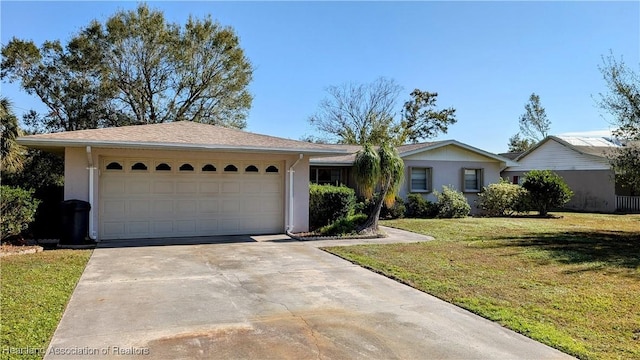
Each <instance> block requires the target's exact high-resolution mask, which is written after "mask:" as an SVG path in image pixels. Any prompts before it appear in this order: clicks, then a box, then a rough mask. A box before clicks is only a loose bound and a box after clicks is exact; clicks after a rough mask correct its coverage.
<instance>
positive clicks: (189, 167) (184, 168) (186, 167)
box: [180, 163, 193, 171]
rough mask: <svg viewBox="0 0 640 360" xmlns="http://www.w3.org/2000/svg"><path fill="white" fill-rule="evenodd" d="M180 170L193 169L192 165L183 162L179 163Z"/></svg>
mask: <svg viewBox="0 0 640 360" xmlns="http://www.w3.org/2000/svg"><path fill="white" fill-rule="evenodd" d="M180 171H193V165H191V164H189V163H184V164H182V165H180Z"/></svg>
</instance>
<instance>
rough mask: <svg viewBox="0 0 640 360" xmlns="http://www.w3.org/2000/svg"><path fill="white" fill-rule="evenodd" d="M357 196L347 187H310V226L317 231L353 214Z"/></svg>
mask: <svg viewBox="0 0 640 360" xmlns="http://www.w3.org/2000/svg"><path fill="white" fill-rule="evenodd" d="M355 202H356V194H355V191H354V190H353V189H350V188H348V187H346V186H333V185H317V184H311V185H310V186H309V226H310V228H311V229H312V230H313V229H317V228H319V227H321V226H325V225H328V224H331V223H333V222H334V221H336V220H338V219H342V218H346V217H347V216H349V215H352V214H353V211H354V206H355Z"/></svg>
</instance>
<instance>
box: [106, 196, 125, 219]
mask: <svg viewBox="0 0 640 360" xmlns="http://www.w3.org/2000/svg"><path fill="white" fill-rule="evenodd" d="M102 206H103V215H104V216H108V217H110V218H119V217H123V216H125V208H126V201H125V200H121V199H113V200H104V201H103V202H102Z"/></svg>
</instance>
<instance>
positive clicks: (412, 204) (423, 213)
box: [407, 194, 438, 218]
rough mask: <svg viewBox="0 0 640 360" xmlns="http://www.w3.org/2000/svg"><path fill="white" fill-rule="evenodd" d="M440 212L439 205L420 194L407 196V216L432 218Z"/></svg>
mask: <svg viewBox="0 0 640 360" xmlns="http://www.w3.org/2000/svg"><path fill="white" fill-rule="evenodd" d="M437 214H438V205H437V204H435V203H432V202H431V201H429V200H427V199H425V198H424V197H422V195H420V194H409V196H407V217H410V218H431V217H435V216H436V215H437Z"/></svg>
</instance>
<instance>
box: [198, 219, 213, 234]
mask: <svg viewBox="0 0 640 360" xmlns="http://www.w3.org/2000/svg"><path fill="white" fill-rule="evenodd" d="M217 232H218V219H200V220H198V233H203V234H205V233H209V234H215V233H217Z"/></svg>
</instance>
